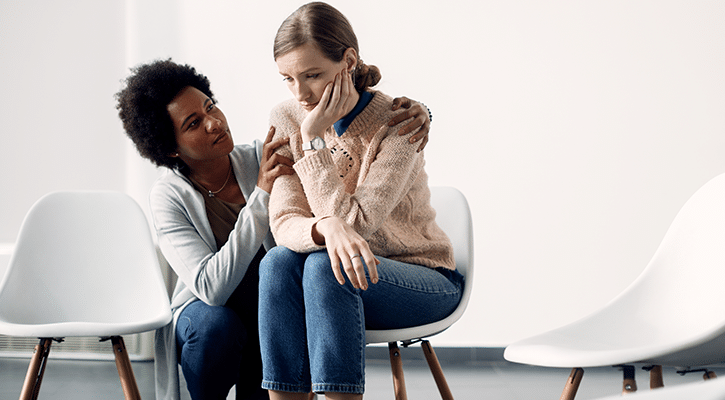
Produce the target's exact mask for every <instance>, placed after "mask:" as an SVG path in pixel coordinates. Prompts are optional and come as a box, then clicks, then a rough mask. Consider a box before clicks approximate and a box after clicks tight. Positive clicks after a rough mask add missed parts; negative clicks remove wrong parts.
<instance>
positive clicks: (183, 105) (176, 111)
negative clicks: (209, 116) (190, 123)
mask: <svg viewBox="0 0 725 400" xmlns="http://www.w3.org/2000/svg"><path fill="white" fill-rule="evenodd" d="M207 99H208V97H207V95H205V94H204V92H202V91H201V90H199V89H197V88H195V87H193V86H187V87H185V88H183V89H181V91H180V92H179V93H178V94H177V95H176V97H174V98H173V99H172V100H171V102H169V104H168V105H167V106H166V110H167V111H168V112H169V114H170V115H171V117H172V118H176V117H185V114H189V113H191V112H194V109H195V108H198V107H200V106H203V105H204V102H205V101H206V100H207Z"/></svg>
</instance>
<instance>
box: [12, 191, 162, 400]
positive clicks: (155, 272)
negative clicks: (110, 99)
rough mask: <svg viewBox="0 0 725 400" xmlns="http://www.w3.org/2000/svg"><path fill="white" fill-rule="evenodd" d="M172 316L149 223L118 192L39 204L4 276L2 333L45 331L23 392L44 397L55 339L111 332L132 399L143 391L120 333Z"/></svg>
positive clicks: (54, 197)
mask: <svg viewBox="0 0 725 400" xmlns="http://www.w3.org/2000/svg"><path fill="white" fill-rule="evenodd" d="M170 321H171V310H170V308H169V298H168V296H167V294H166V289H165V287H164V284H163V280H162V277H161V271H160V268H159V261H158V258H157V254H156V249H155V246H154V243H153V240H152V237H151V232H150V229H149V225H148V223H147V221H146V217H145V216H144V213H143V211H142V210H141V208H140V207H139V206H138V204H136V202H135V201H134V200H133V199H131V198H130V197H128V196H127V195H125V194H122V193H116V192H54V193H51V194H48V195H46V196H44V197H42V198H41V199H40V200H38V202H36V203H35V205H33V207H32V208H31V209H30V211H29V212H28V214H27V215H26V217H25V220H24V221H23V224H22V226H21V228H20V233H19V235H18V240H17V243H16V247H15V251H14V252H13V255H12V257H11V259H10V265H9V266H8V269H7V272H6V274H5V277H4V279H3V281H2V283H0V334H4V335H10V336H22V337H37V338H40V344H38V346H36V347H35V353H34V354H33V357H32V359H31V362H30V366H29V368H28V374H27V376H26V379H25V383H24V384H23V388H22V392H21V394H20V398H21V399H35V398H37V396H38V391H39V389H40V383H41V381H42V378H43V372H44V370H45V365H46V363H47V357H48V352H49V351H50V345H51V343H52V340H56V341H59V340H62V338H64V337H69V336H98V337H100V338H103V339H110V340H111V342H112V344H113V352H114V354H115V358H116V366H117V368H118V373H119V377H120V380H121V385H122V387H123V390H124V393H125V396H126V399H138V398H140V395H139V391H138V387H137V386H136V381H135V378H134V375H133V370H132V369H131V364H130V361H129V358H128V354H127V352H126V349H125V346H124V343H123V339H122V338H121V335H126V334H133V333H139V332H144V331H149V330H154V329H157V328H160V327H162V326H164V325H166V324H168V323H169V322H170Z"/></svg>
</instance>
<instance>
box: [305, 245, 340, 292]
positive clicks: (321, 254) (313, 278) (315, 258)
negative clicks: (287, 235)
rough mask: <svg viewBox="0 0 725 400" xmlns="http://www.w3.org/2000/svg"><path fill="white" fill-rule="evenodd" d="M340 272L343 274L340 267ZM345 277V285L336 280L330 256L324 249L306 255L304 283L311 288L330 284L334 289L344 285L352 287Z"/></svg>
mask: <svg viewBox="0 0 725 400" xmlns="http://www.w3.org/2000/svg"><path fill="white" fill-rule="evenodd" d="M340 273H342V274H343V276H345V271H343V270H342V269H340ZM345 279H346V283H345V285H340V282H338V281H337V278H336V277H335V272H334V271H333V267H332V263H331V262H330V256H329V255H328V254H327V252H326V251H318V252H315V253H311V254H310V255H308V256H307V259H306V260H305V274H304V277H303V284H304V285H309V287H310V288H312V289H314V288H319V287H328V286H332V287H333V288H336V289H337V288H341V287H344V286H350V288H352V285H350V284H349V281H347V277H345Z"/></svg>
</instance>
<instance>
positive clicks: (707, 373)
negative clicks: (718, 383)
mask: <svg viewBox="0 0 725 400" xmlns="http://www.w3.org/2000/svg"><path fill="white" fill-rule="evenodd" d="M715 378H717V375H715V372H713V371H705V374H704V375H703V376H702V379H704V380H706V381H707V380H710V379H715Z"/></svg>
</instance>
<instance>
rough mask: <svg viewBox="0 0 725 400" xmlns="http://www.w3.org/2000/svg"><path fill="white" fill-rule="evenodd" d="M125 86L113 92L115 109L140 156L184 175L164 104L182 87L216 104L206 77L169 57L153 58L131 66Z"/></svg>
mask: <svg viewBox="0 0 725 400" xmlns="http://www.w3.org/2000/svg"><path fill="white" fill-rule="evenodd" d="M125 84H126V86H125V88H123V89H122V90H121V91H119V92H118V93H116V100H117V101H118V103H117V104H116V108H117V109H118V116H119V118H121V122H123V129H124V130H125V131H126V134H127V135H128V137H130V138H131V140H132V141H133V143H134V144H135V145H136V149H137V150H138V152H139V153H140V154H141V156H142V157H144V158H148V159H149V160H151V162H153V163H154V164H156V165H157V166H164V167H168V168H172V169H177V170H179V171H180V172H181V173H183V174H185V175H186V174H188V172H189V171H188V169H189V167H188V166H187V165H186V164H185V163H184V162H183V161H181V159H180V158H179V157H172V156H171V154H173V153H174V152H176V148H177V144H176V136H175V134H174V126H173V123H172V121H171V117H170V116H169V113H168V111H167V110H166V106H167V105H168V104H169V103H170V102H171V101H172V100H173V99H174V97H176V95H177V94H179V92H181V90H182V89H184V88H186V87H189V86H191V87H194V88H196V89H198V90H200V91H201V92H202V93H204V94H205V95H207V96H209V98H210V99H211V100H212V101H214V102H215V103H216V100H215V99H214V94H213V93H212V91H211V88H210V84H209V79H208V78H207V77H206V76H204V75H202V74H200V73H198V72H196V69H194V67H192V66H190V65H181V64H177V63H175V62H173V61H171V59H167V60H157V61H153V62H151V63H148V64H142V65H138V66H136V67H134V68H131V75H130V76H129V77H128V78H126V80H125Z"/></svg>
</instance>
